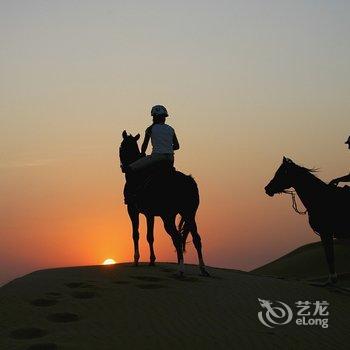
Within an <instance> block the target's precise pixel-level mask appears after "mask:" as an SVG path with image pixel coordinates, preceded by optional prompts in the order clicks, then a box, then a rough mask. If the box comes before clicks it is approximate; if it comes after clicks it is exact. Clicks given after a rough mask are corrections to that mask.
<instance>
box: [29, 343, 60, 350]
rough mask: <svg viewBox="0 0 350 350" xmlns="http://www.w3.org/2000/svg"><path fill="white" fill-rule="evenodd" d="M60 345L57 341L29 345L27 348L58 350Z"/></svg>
mask: <svg viewBox="0 0 350 350" xmlns="http://www.w3.org/2000/svg"><path fill="white" fill-rule="evenodd" d="M57 349H58V346H57V345H56V344H55V343H38V344H33V345H30V346H29V347H27V349H26V350H57Z"/></svg>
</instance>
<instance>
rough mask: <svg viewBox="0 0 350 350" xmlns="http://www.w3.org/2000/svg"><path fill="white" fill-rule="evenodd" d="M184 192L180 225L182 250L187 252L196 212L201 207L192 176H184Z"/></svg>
mask: <svg viewBox="0 0 350 350" xmlns="http://www.w3.org/2000/svg"><path fill="white" fill-rule="evenodd" d="M182 177H183V186H184V187H183V192H184V195H183V196H182V197H181V202H182V210H181V211H180V215H181V220H180V223H179V225H178V230H179V233H180V234H181V239H182V250H183V251H184V252H185V251H186V244H187V243H186V240H187V237H188V235H189V233H190V231H191V230H192V227H193V222H194V220H195V215H196V211H197V208H198V205H199V191H198V186H197V183H196V181H195V180H194V178H193V177H192V176H190V175H183V174H182Z"/></svg>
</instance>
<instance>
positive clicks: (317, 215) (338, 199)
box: [265, 157, 350, 283]
mask: <svg viewBox="0 0 350 350" xmlns="http://www.w3.org/2000/svg"><path fill="white" fill-rule="evenodd" d="M313 172H314V170H310V169H307V168H304V167H301V166H299V165H297V164H295V163H293V161H291V160H290V159H288V158H285V157H284V158H283V162H282V165H281V166H280V167H279V168H278V170H277V172H276V174H275V176H274V178H273V179H272V180H271V181H270V183H269V184H268V185H267V186H266V187H265V191H266V193H267V194H268V195H269V196H273V195H274V194H276V193H286V192H287V193H288V191H286V190H287V189H289V188H294V189H295V191H296V193H297V194H298V196H299V198H300V200H301V201H302V203H303V205H304V206H305V208H306V210H307V213H308V215H309V223H310V226H311V228H312V229H313V230H314V231H315V232H316V233H317V234H318V235H320V237H321V241H322V243H323V247H324V251H325V255H326V259H327V263H328V267H329V280H328V282H327V283H335V282H336V281H337V274H336V273H335V267H334V248H333V238H339V239H344V238H350V216H349V209H350V191H349V190H348V189H345V188H341V187H336V186H333V185H327V184H325V183H324V182H323V181H321V180H320V179H318V178H317V177H316V176H315V175H314V174H313ZM295 209H296V207H295ZM305 268H307V266H306V267H305Z"/></svg>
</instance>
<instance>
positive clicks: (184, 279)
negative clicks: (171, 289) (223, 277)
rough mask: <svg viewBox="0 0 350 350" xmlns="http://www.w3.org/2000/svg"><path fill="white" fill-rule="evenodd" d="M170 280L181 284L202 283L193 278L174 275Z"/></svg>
mask: <svg viewBox="0 0 350 350" xmlns="http://www.w3.org/2000/svg"><path fill="white" fill-rule="evenodd" d="M169 278H172V279H174V280H177V281H180V282H201V280H200V279H198V278H196V277H192V276H179V275H177V274H173V275H171V276H169Z"/></svg>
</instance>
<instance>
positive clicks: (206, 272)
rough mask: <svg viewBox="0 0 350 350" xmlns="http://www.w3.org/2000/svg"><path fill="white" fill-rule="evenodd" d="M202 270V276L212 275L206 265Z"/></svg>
mask: <svg viewBox="0 0 350 350" xmlns="http://www.w3.org/2000/svg"><path fill="white" fill-rule="evenodd" d="M200 270H201V275H202V276H204V277H210V273H209V272H208V271H207V270H206V269H205V268H204V267H201V268H200Z"/></svg>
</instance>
